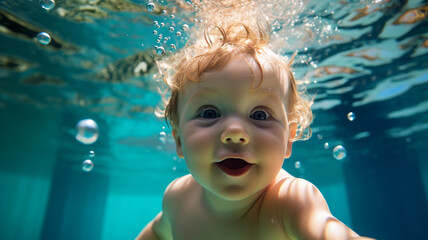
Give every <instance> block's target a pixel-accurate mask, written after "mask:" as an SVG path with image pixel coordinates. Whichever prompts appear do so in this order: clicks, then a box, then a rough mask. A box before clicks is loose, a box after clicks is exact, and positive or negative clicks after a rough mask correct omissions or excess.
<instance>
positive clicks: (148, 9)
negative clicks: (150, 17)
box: [146, 1, 156, 12]
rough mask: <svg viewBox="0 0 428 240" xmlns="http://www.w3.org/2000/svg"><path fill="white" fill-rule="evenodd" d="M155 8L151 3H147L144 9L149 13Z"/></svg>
mask: <svg viewBox="0 0 428 240" xmlns="http://www.w3.org/2000/svg"><path fill="white" fill-rule="evenodd" d="M155 8H156V5H155V4H154V3H153V2H152V1H149V2H148V3H147V5H146V9H147V11H149V12H153V11H154V10H155Z"/></svg>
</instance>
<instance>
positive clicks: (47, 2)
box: [40, 0, 55, 11]
mask: <svg viewBox="0 0 428 240" xmlns="http://www.w3.org/2000/svg"><path fill="white" fill-rule="evenodd" d="M40 6H42V8H43V9H45V10H47V11H49V10H51V9H52V8H54V7H55V1H54V0H40Z"/></svg>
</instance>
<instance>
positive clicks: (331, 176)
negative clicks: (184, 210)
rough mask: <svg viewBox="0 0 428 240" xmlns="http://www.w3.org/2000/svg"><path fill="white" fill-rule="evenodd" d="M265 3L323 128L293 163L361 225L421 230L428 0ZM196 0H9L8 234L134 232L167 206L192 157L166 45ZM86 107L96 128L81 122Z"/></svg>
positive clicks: (337, 209)
mask: <svg viewBox="0 0 428 240" xmlns="http://www.w3.org/2000/svg"><path fill="white" fill-rule="evenodd" d="M263 4H264V5H263V6H264V7H265V8H266V9H264V12H265V13H266V14H271V17H273V18H271V20H272V22H271V26H272V29H273V34H272V38H273V42H272V48H274V49H275V51H277V52H279V53H281V54H284V55H287V56H291V55H292V54H293V53H294V52H295V51H298V55H297V57H296V59H295V60H294V64H293V71H294V72H295V74H296V77H297V79H299V81H300V83H301V85H302V86H304V87H306V88H307V90H308V92H309V93H311V94H313V95H314V96H315V103H314V105H313V111H314V115H315V119H314V123H313V124H312V130H313V136H312V138H311V139H310V140H308V141H304V142H297V143H295V145H294V148H293V155H292V157H291V158H290V159H287V160H286V161H285V163H284V166H283V168H284V169H286V170H287V171H288V172H290V173H291V174H293V175H295V176H298V177H302V178H305V179H307V180H309V181H311V182H313V183H314V184H315V185H316V186H317V187H318V188H319V189H320V190H321V192H322V193H323V195H324V197H325V198H326V200H327V202H328V204H329V206H330V210H331V211H332V213H333V215H335V216H336V217H337V218H339V219H340V220H341V221H342V222H344V223H345V224H347V225H348V226H350V227H351V228H352V229H353V230H355V231H356V232H358V233H359V234H361V235H364V236H369V237H373V238H376V239H423V238H424V237H425V227H426V226H427V225H428V201H427V198H428V196H427V193H428V161H427V159H428V158H427V157H426V155H427V154H428V151H427V149H428V144H427V141H426V138H427V136H428V24H427V22H428V16H427V15H428V10H427V9H428V1H422V0H407V1H402V0H359V1H357V0H355V1H353V0H345V1H343V0H336V1H315V0H313V1H297V0H296V1H290V2H288V5H287V7H285V5H284V4H283V1H263ZM189 9H190V10H189ZM192 9H193V3H192V1H166V0H153V1H148V0H109V1H104V0H101V1H94V0H79V1H72V0H62V1H60V0H57V1H53V0H41V1H38V0H17V1H0V196H1V197H0V216H1V218H2V219H1V220H2V221H1V222H2V224H1V225H0V239H14V240H15V239H30V240H31V239H133V238H135V237H136V236H137V234H138V233H139V231H141V229H142V228H143V227H144V226H145V225H146V224H147V223H148V222H149V221H150V220H151V219H152V218H153V217H154V216H155V215H156V214H157V213H158V212H159V211H160V210H161V201H162V194H163V191H164V189H165V187H166V186H167V185H168V183H169V182H171V181H172V180H173V179H175V178H177V177H179V176H182V175H185V174H187V173H188V171H187V169H186V166H185V164H184V162H183V161H182V159H180V158H177V157H176V155H175V145H174V143H173V139H172V137H171V134H170V129H169V127H168V126H167V125H166V123H165V122H164V120H163V119H159V118H157V117H156V116H155V115H154V110H155V108H156V107H157V105H158V103H159V101H160V97H159V95H158V93H157V90H156V87H157V85H156V82H155V81H154V80H153V74H155V73H156V72H157V70H156V66H155V61H156V60H157V59H159V58H161V57H163V56H165V55H168V54H170V53H171V52H174V51H177V49H180V48H181V47H182V46H183V45H184V44H185V42H186V41H187V40H188V38H189V34H188V32H189V31H191V29H192V27H193V24H194V22H195V21H199V20H198V19H197V20H194V14H195V11H194V10H192ZM293 10H295V11H294V12H293ZM292 12H293V14H291V13H292ZM275 16H276V17H277V18H275ZM160 35H162V36H161V37H160ZM158 40H159V41H158ZM84 119H92V120H93V121H94V122H95V123H96V125H97V128H95V127H94V125H91V124H92V123H90V124H89V125H86V127H83V130H82V132H79V131H78V129H76V126H77V124H78V123H79V121H81V120H84ZM82 139H83V140H82ZM85 161H86V162H85ZM82 163H85V164H82Z"/></svg>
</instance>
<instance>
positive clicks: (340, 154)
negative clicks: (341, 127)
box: [333, 145, 347, 160]
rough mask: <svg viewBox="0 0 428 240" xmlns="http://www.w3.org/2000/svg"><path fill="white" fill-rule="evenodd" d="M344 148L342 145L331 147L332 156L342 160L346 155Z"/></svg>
mask: <svg viewBox="0 0 428 240" xmlns="http://www.w3.org/2000/svg"><path fill="white" fill-rule="evenodd" d="M346 155H347V153H346V149H345V148H344V147H343V146H342V145H337V146H336V147H334V149H333V157H334V158H336V159H337V160H342V159H344V158H345V157H346Z"/></svg>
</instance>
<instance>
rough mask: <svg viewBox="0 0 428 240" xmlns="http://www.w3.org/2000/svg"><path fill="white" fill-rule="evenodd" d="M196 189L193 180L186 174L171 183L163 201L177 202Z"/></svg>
mask: <svg viewBox="0 0 428 240" xmlns="http://www.w3.org/2000/svg"><path fill="white" fill-rule="evenodd" d="M197 187H198V185H197V183H196V181H195V179H193V177H192V176H191V175H190V174H188V175H185V176H183V177H179V178H177V179H175V180H174V181H172V182H171V183H170V184H169V185H168V187H167V188H166V190H165V193H164V201H166V202H169V201H173V202H177V201H180V200H182V199H184V198H186V197H187V196H189V195H192V194H191V193H192V192H194V191H195V190H196V188H197Z"/></svg>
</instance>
